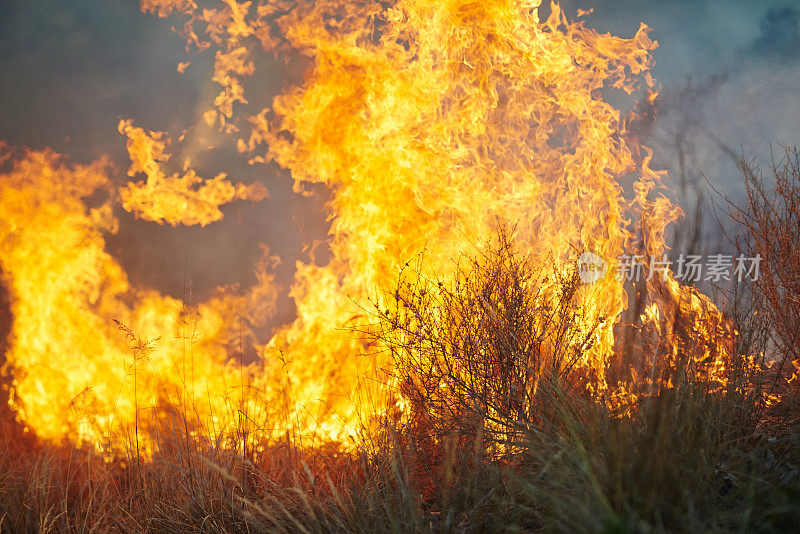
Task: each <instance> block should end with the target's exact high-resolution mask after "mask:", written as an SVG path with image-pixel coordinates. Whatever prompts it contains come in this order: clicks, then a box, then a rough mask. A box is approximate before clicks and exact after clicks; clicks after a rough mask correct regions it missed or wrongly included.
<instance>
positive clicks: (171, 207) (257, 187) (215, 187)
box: [119, 121, 269, 226]
mask: <svg viewBox="0 0 800 534" xmlns="http://www.w3.org/2000/svg"><path fill="white" fill-rule="evenodd" d="M119 131H120V133H121V134H123V135H124V136H126V137H127V138H128V153H129V154H130V158H131V166H130V169H129V170H128V175H129V176H132V177H133V176H136V175H137V174H139V173H142V174H144V175H145V176H147V180H146V181H145V182H139V183H129V184H128V185H127V186H126V187H124V188H122V189H121V190H120V196H121V197H122V207H123V208H124V209H125V210H126V211H129V212H133V213H135V214H136V215H137V216H138V217H140V218H142V219H145V220H148V221H155V222H157V223H159V224H162V223H163V222H165V221H166V222H168V223H170V224H172V225H173V226H175V225H178V224H182V225H186V226H193V225H196V224H199V225H201V226H206V225H208V224H210V223H212V222H215V221H218V220H220V219H222V211H220V209H219V207H220V206H221V205H224V204H227V203H229V202H231V201H233V200H235V199H240V200H244V199H249V200H252V201H254V202H260V201H261V200H264V199H265V198H267V197H268V196H269V192H268V191H267V189H266V187H264V186H263V185H262V184H260V183H255V184H253V185H250V186H246V185H243V184H238V185H235V186H234V185H233V184H232V183H231V182H230V181H228V180H227V179H226V175H225V174H219V175H217V176H216V177H214V178H212V179H211V180H203V179H202V178H200V177H199V176H197V173H195V171H193V170H191V169H188V168H186V167H185V168H184V174H183V176H180V175H179V174H178V173H175V174H173V175H172V176H167V175H166V174H165V173H164V171H163V170H162V163H163V162H166V161H167V160H168V159H169V155H168V154H166V153H165V148H166V139H165V134H164V132H147V131H145V130H144V129H142V128H137V127H136V126H133V123H132V122H131V121H120V123H119ZM187 166H188V163H187Z"/></svg>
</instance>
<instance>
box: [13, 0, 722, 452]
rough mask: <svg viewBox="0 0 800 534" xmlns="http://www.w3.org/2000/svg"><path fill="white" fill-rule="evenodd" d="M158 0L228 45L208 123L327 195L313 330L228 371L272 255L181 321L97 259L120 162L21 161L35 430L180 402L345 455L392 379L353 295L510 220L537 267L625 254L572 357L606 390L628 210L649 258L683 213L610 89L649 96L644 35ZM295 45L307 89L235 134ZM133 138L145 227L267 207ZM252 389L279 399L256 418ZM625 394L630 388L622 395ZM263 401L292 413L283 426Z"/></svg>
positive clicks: (498, 18)
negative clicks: (382, 384) (370, 388)
mask: <svg viewBox="0 0 800 534" xmlns="http://www.w3.org/2000/svg"><path fill="white" fill-rule="evenodd" d="M141 5H142V9H143V10H144V11H148V12H152V13H155V14H157V15H158V16H161V17H165V16H170V15H173V14H175V13H182V14H183V15H184V16H185V17H186V23H185V25H184V26H183V33H184V35H185V36H186V38H187V42H188V43H189V44H190V45H191V46H194V47H197V48H199V49H201V50H202V49H205V48H209V47H218V48H219V49H218V51H217V52H216V61H215V71H214V74H213V75H212V79H213V80H214V81H215V82H216V83H218V84H219V85H220V87H221V91H220V93H219V94H218V96H217V97H216V98H215V100H214V107H213V109H210V110H209V111H208V112H207V113H206V115H205V119H206V121H207V123H208V124H210V125H214V124H216V125H217V126H219V127H220V128H221V129H222V130H224V131H226V132H229V133H234V132H241V131H242V130H244V133H242V134H240V135H241V137H240V138H239V139H238V146H239V149H240V150H241V151H242V152H246V153H248V154H249V155H250V157H251V158H252V161H254V162H266V161H275V162H277V163H278V164H280V165H281V166H283V167H284V168H286V169H288V170H290V171H291V175H292V178H293V179H294V182H295V190H296V191H297V192H298V193H301V192H303V184H304V183H321V184H325V185H326V186H327V187H328V188H330V190H331V191H332V193H333V198H332V200H331V201H330V203H329V205H328V210H329V214H330V218H331V221H332V224H331V238H330V247H331V251H332V259H331V261H330V262H329V264H327V265H324V266H317V265H313V264H308V263H302V262H299V263H298V264H297V273H296V277H295V281H294V284H293V286H292V288H291V292H290V294H291V297H292V298H293V299H294V301H295V304H296V307H297V318H296V320H294V322H292V323H291V324H289V325H286V326H285V327H284V328H283V329H282V330H281V331H279V332H278V333H277V334H276V335H275V337H274V338H273V339H272V340H270V341H269V342H268V343H267V344H266V345H265V346H263V347H260V351H261V356H262V361H261V362H260V363H258V364H252V365H250V366H240V365H237V364H236V363H235V362H232V361H231V360H230V359H229V355H230V354H231V348H232V347H231V345H232V343H231V340H232V339H236V336H235V335H233V333H232V331H233V330H235V327H236V324H237V321H236V314H237V313H238V312H240V311H241V310H245V313H246V314H251V315H255V316H263V315H265V314H266V313H268V308H269V306H268V305H265V303H269V302H271V299H274V288H273V282H272V279H271V276H270V275H269V274H268V271H267V268H266V262H265V263H264V265H261V266H259V267H258V272H259V280H260V282H261V283H260V284H259V285H258V286H257V287H256V288H253V289H252V290H251V291H250V292H249V293H245V294H238V295H237V294H234V293H231V292H222V293H221V294H220V296H219V297H218V298H216V299H213V300H212V301H210V302H208V303H204V304H202V305H201V306H199V307H198V309H197V310H196V314H194V315H192V317H193V318H192V319H191V320H186V316H187V314H186V312H185V309H184V306H183V305H182V304H181V303H180V302H178V301H176V300H174V299H171V298H168V297H163V296H160V295H157V294H155V293H153V292H151V291H137V290H135V289H134V288H131V287H130V286H129V284H128V281H127V278H126V276H125V273H124V272H122V270H121V268H120V267H119V265H118V264H117V263H116V261H115V260H114V259H113V258H111V257H110V256H109V255H108V254H107V253H106V252H104V244H103V238H102V232H108V231H113V230H114V227H115V226H114V225H115V220H114V218H113V216H112V210H111V207H112V206H111V204H112V199H113V195H110V196H109V197H108V200H106V201H105V202H104V203H102V204H101V205H100V206H99V207H95V208H91V209H90V208H88V207H87V206H88V205H89V204H88V199H89V197H91V196H92V195H93V194H94V193H95V192H96V191H98V190H101V191H105V192H107V193H108V192H109V191H110V185H109V181H108V178H107V171H106V170H105V167H104V166H105V162H98V163H96V164H94V165H90V166H78V165H75V166H69V165H66V164H64V163H63V162H61V161H60V160H59V158H58V157H57V156H56V155H54V154H52V153H50V152H30V153H28V154H27V155H25V156H24V157H23V158H21V159H18V160H16V161H15V162H14V163H13V164H12V166H11V169H10V171H8V172H7V173H6V174H5V175H4V176H3V177H2V182H1V183H2V186H1V187H2V193H3V194H2V197H0V198H1V200H0V208H2V210H3V213H4V214H6V213H8V214H9V215H8V216H7V217H4V218H3V220H2V221H0V243H2V248H0V267H1V268H2V272H3V273H4V277H5V281H6V283H7V284H8V286H9V288H10V290H11V294H12V299H13V305H12V306H13V314H14V332H13V340H12V348H11V350H10V352H9V354H8V362H9V365H10V366H11V368H12V369H13V372H14V376H15V379H14V384H13V389H14V400H13V402H14V405H15V407H16V408H17V409H18V410H19V414H20V417H21V418H22V419H23V420H24V421H25V422H26V423H27V424H28V425H29V426H30V427H31V428H32V429H34V430H35V431H36V433H37V434H38V435H40V436H42V437H45V438H50V439H59V438H61V437H64V436H70V437H72V438H73V439H77V440H81V439H88V440H93V441H98V440H100V439H101V438H103V437H108V436H118V435H120V434H122V433H124V432H126V431H128V432H129V431H130V428H132V427H133V426H136V427H137V428H138V426H139V424H140V417H141V418H142V420H146V419H147V418H156V417H157V415H156V413H155V412H141V410H139V407H140V406H145V407H158V406H160V405H162V404H164V403H165V402H167V401H169V402H171V403H173V404H174V403H176V402H177V404H178V405H180V404H181V403H186V404H190V405H192V406H195V407H199V408H192V409H193V410H199V412H198V418H197V419H198V420H199V421H200V422H201V423H202V424H204V425H207V426H206V428H215V429H221V428H224V427H225V426H226V425H233V424H235V421H236V419H237V417H238V415H237V413H236V410H235V409H234V410H232V409H231V408H230V407H231V406H234V407H239V406H245V407H246V410H247V411H248V412H249V413H250V414H257V415H258V418H259V420H262V421H266V420H269V424H268V427H269V428H270V429H271V432H273V435H279V433H280V432H283V431H285V430H286V429H287V428H288V427H289V425H291V426H292V427H293V428H295V429H296V430H298V431H299V432H300V433H301V434H308V435H312V434H313V435H314V436H315V437H316V438H317V439H336V440H344V439H346V438H347V436H348V435H349V434H352V433H353V432H354V429H355V427H356V426H357V423H358V411H359V410H363V411H366V412H367V413H369V412H371V411H375V410H377V409H378V407H376V406H370V405H369V404H368V403H367V401H359V402H354V400H353V388H354V387H355V386H356V384H357V383H358V381H359V378H360V377H363V376H365V375H366V376H369V375H373V374H374V373H375V372H376V367H378V366H379V365H380V362H377V363H376V362H374V361H373V360H372V359H370V358H366V357H364V356H360V355H361V354H362V353H363V352H364V348H363V343H362V341H361V340H359V339H355V338H354V336H353V335H349V334H345V333H343V332H342V331H341V327H342V325H343V324H345V323H347V322H348V320H351V319H352V318H353V316H354V315H355V314H357V313H359V311H358V308H357V306H356V305H354V303H353V302H354V301H355V302H356V303H357V302H361V301H363V299H365V298H366V297H368V296H369V295H370V294H373V293H374V291H375V290H376V289H377V288H385V287H388V286H390V285H391V284H392V282H393V280H395V279H396V276H397V273H398V271H399V269H400V268H401V266H402V265H403V264H404V263H405V262H406V261H408V260H409V259H410V258H413V257H414V256H415V255H416V254H418V253H419V252H420V251H422V250H423V249H426V250H427V251H428V252H427V254H426V263H427V268H429V269H430V270H431V271H433V272H436V273H437V274H438V275H439V276H443V277H447V275H448V273H451V272H452V271H453V265H452V262H451V260H452V258H454V257H456V256H457V255H458V254H459V253H460V252H464V251H469V250H470V249H471V248H472V247H474V246H476V245H475V243H482V242H485V241H486V240H487V239H488V237H489V236H490V235H491V233H492V232H493V230H494V229H495V228H496V226H497V224H498V220H499V221H500V222H508V223H510V224H511V225H514V226H515V227H516V234H517V237H518V244H519V245H520V248H521V249H522V252H523V253H525V254H527V255H529V256H531V258H532V259H534V260H539V261H540V262H541V263H543V264H549V265H551V266H552V268H553V269H561V268H563V267H564V265H565V262H567V261H569V260H570V259H571V258H574V257H575V256H576V252H577V253H578V254H579V253H580V252H581V251H584V250H586V251H592V252H594V253H596V254H598V255H600V256H601V257H603V258H606V259H608V260H609V261H610V269H609V270H608V273H607V274H606V275H605V276H604V277H603V278H602V279H601V280H600V281H599V282H597V283H595V284H592V285H586V286H584V287H583V289H582V290H581V292H580V298H581V299H582V301H583V305H584V306H583V307H584V308H585V309H587V310H588V316H587V317H586V321H587V325H589V324H595V323H596V322H597V321H598V320H599V319H600V318H607V319H608V320H607V321H605V322H603V326H602V327H601V328H599V329H597V330H596V331H595V333H594V336H595V339H594V340H593V343H592V344H591V346H592V348H591V349H590V350H589V351H586V352H585V353H584V354H583V357H582V360H581V361H580V362H579V365H581V366H582V367H583V368H584V369H586V370H587V371H588V372H589V374H590V375H591V377H592V379H591V384H590V389H591V391H593V392H594V393H596V394H604V393H607V392H609V388H610V387H611V386H610V384H609V383H608V381H607V376H606V370H607V367H608V362H609V358H610V357H611V354H612V351H613V347H614V323H615V321H616V318H617V317H618V316H619V315H620V313H621V312H622V311H623V310H624V308H625V306H626V302H627V297H626V294H625V291H624V288H623V284H622V282H621V281H619V280H618V279H617V277H616V276H615V269H614V267H615V266H616V260H615V258H617V257H618V256H619V255H620V254H622V253H623V252H624V251H625V250H626V249H627V248H630V247H633V246H634V243H636V241H637V240H636V239H635V235H634V232H633V231H632V229H631V220H633V219H634V218H638V219H639V220H640V221H641V224H642V227H643V229H644V234H645V235H644V239H643V247H644V249H645V252H646V253H647V254H649V255H656V256H657V255H660V254H661V253H662V252H663V249H664V237H663V235H664V229H665V227H666V225H667V224H669V223H670V222H671V221H672V220H674V219H675V218H676V217H677V216H679V214H680V213H679V209H678V208H676V207H675V206H673V205H672V204H671V203H670V202H669V201H668V200H667V199H666V198H665V197H663V196H661V197H658V198H656V199H655V200H653V195H654V192H655V191H656V190H657V188H658V187H659V184H660V175H659V174H658V173H656V172H654V171H652V170H650V169H649V157H644V158H641V159H640V158H639V157H638V154H639V153H640V149H639V147H638V146H636V145H635V143H633V142H632V141H631V140H630V139H628V138H627V137H626V135H625V134H626V132H625V127H624V118H623V117H621V114H620V111H619V110H617V109H616V108H614V107H613V106H612V105H611V104H610V103H609V102H608V101H606V100H605V99H604V98H603V95H604V94H605V93H606V92H608V91H621V92H623V93H627V94H632V93H634V92H636V91H637V90H639V89H640V88H643V89H645V90H646V91H647V92H645V93H644V94H645V98H655V97H654V96H653V95H655V92H654V91H652V90H651V89H652V86H653V85H654V81H653V79H652V77H651V75H650V73H649V69H650V68H651V66H652V57H651V52H652V50H654V49H655V47H656V46H657V43H656V42H655V41H653V40H652V39H651V38H650V37H649V35H648V32H649V29H648V28H647V27H646V26H644V25H642V26H641V27H640V28H639V29H638V31H637V32H636V33H635V35H634V36H633V37H632V38H630V39H625V38H620V37H615V36H611V35H608V34H600V33H598V32H596V31H594V30H592V29H589V28H587V27H585V26H584V23H583V22H576V23H570V22H569V21H568V20H567V18H566V17H565V15H564V14H563V13H562V11H561V10H560V8H559V7H558V6H557V5H555V4H554V5H552V6H551V8H550V14H549V15H548V16H547V18H542V17H541V16H540V5H539V2H537V1H531V0H486V1H483V2H475V1H472V0H446V1H441V2H429V1H422V0H398V1H397V2H393V3H392V5H391V6H390V7H384V4H382V3H373V2H340V1H334V0H326V1H321V2H319V1H318V2H288V1H282V0H281V1H274V2H270V3H268V4H266V5H258V6H256V5H253V3H252V2H241V3H240V2H237V1H236V0H225V1H223V2H219V7H218V8H206V9H202V10H201V9H200V8H199V7H198V6H197V4H195V3H194V2H192V1H190V0H173V1H170V0H143V1H142V4H141ZM288 49H292V50H294V51H295V53H297V52H299V53H300V54H302V55H304V56H306V58H308V60H309V61H310V65H311V67H310V69H309V71H308V72H307V73H306V75H305V77H304V80H303V81H302V83H301V84H299V85H297V86H291V87H287V88H286V89H285V90H284V91H283V93H282V94H281V95H280V96H278V97H277V98H275V100H274V101H273V102H272V105H271V106H270V107H268V108H265V109H264V110H263V111H261V112H259V113H257V114H255V115H254V116H247V117H245V118H244V120H242V119H240V118H239V117H238V116H237V113H236V111H237V109H238V107H239V106H240V105H241V104H244V103H246V102H247V100H246V98H245V81H246V79H247V78H249V77H250V76H251V75H252V74H253V72H254V69H255V64H256V63H255V62H254V61H253V59H252V57H253V55H254V54H256V53H257V52H258V51H259V50H267V51H273V52H274V51H278V52H279V51H283V50H288ZM181 67H182V68H185V64H184V63H182V64H181ZM120 131H121V132H122V133H123V134H124V135H125V136H126V137H127V138H128V148H129V152H130V155H131V160H132V165H131V168H130V171H129V174H130V175H131V176H135V175H137V174H140V173H141V174H144V175H145V176H146V177H147V180H146V182H143V183H142V182H140V183H137V184H129V185H127V186H126V187H123V188H122V189H121V190H120V196H121V200H122V206H123V207H124V208H125V209H126V210H129V211H133V212H134V213H136V214H137V215H138V216H139V217H142V218H145V219H147V220H151V221H156V222H159V223H162V222H165V221H166V222H169V223H170V224H200V225H203V226H205V225H207V224H210V223H212V222H214V221H216V220H219V219H220V218H221V217H222V212H221V210H220V206H222V205H224V204H225V203H227V202H230V201H231V200H233V199H234V198H251V199H254V200H258V199H259V198H261V197H263V196H264V194H265V193H264V191H263V190H262V189H259V188H258V187H250V188H247V187H244V186H241V185H237V186H234V185H233V184H232V183H230V182H229V181H228V180H227V179H226V177H225V176H224V175H220V176H217V177H216V178H214V179H212V180H202V179H201V178H200V177H198V176H197V175H196V174H195V173H194V172H193V171H190V170H189V171H185V173H184V174H183V175H179V174H177V173H176V174H173V175H172V176H167V174H166V173H165V172H164V170H163V168H162V167H163V164H164V162H165V160H166V155H165V147H166V137H165V134H162V133H160V132H149V133H148V132H146V131H145V130H143V129H140V128H136V127H134V126H133V124H132V123H131V122H130V121H122V122H121V123H120ZM631 172H635V173H638V175H639V179H638V181H637V182H636V186H635V192H636V196H635V198H634V199H633V200H632V201H631V200H627V199H626V198H625V196H624V194H623V190H622V187H621V186H620V184H619V179H620V177H621V176H623V175H625V174H627V173H631ZM548 262H549V263H548ZM664 287H665V288H666V292H665V293H664V295H668V296H670V298H671V299H673V300H674V301H676V302H681V301H682V299H681V296H682V295H685V294H686V293H685V291H686V290H684V289H683V288H681V287H679V286H678V285H677V283H675V282H674V280H671V279H670V281H669V282H668V283H666V285H665V286H664ZM703 299H704V297H701V296H699V295H696V294H691V298H690V299H689V303H688V304H687V305H688V306H689V307H690V308H691V309H692V310H694V311H695V312H696V313H697V314H698V317H701V318H702V317H706V316H708V315H709V314H711V315H713V314H717V315H719V312H717V311H716V309H713V306H708V307H706V309H705V310H704V311H701V310H700V308H702V307H703V306H701V304H702V303H704V302H705V301H704V300H703ZM706 300H707V299H706ZM709 304H710V303H709ZM714 316H715V317H716V315H714ZM181 317H182V318H183V320H179V318H181ZM650 317H651V320H653V321H658V320H661V319H660V317H661V316H657V315H656V314H655V313H654V312H651V313H650ZM114 319H116V320H119V321H120V322H121V323H123V324H124V325H126V326H127V327H128V328H129V330H128V332H131V333H133V334H135V336H138V337H140V338H141V339H143V340H145V341H147V340H155V341H153V343H151V344H147V343H139V342H135V343H134V344H133V345H134V346H133V349H136V350H134V351H133V352H134V353H136V354H140V355H142V356H141V357H139V356H137V355H136V354H133V355H132V349H131V347H130V345H129V344H128V342H127V341H126V340H125V336H124V334H125V331H123V332H120V331H119V329H117V328H115V327H114V326H113V322H112V320H114ZM702 320H704V319H702ZM698 321H701V319H698ZM190 325H193V326H192V327H191V328H192V332H191V333H187V330H188V329H189V328H190ZM698 325H699V326H698V328H702V325H701V324H700V323H698ZM190 367H191V372H189V371H187V368H190ZM132 371H133V372H135V373H136V374H135V375H132V374H131V373H132ZM134 376H135V379H134ZM134 382H135V383H134ZM248 388H254V389H256V390H259V391H261V394H262V396H263V397H264V403H263V404H259V405H255V404H252V405H247V403H248V402H251V401H250V400H249V397H248V396H247V395H246V394H245V391H247V390H248ZM628 390H631V387H629V386H626V385H625V384H622V385H620V386H619V387H618V389H617V390H616V391H615V392H614V393H613V394H611V396H612V397H614V396H616V397H617V398H619V397H620V396H622V397H624V396H625V395H627V393H626V391H628ZM287 399H288V400H287ZM186 404H184V405H186ZM265 406H280V407H281V411H282V415H281V417H280V418H278V419H275V414H272V413H269V410H266V408H265ZM143 413H144V414H145V415H141V414H143ZM253 416H254V417H255V415H253ZM270 417H272V419H270ZM265 424H266V423H265Z"/></svg>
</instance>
